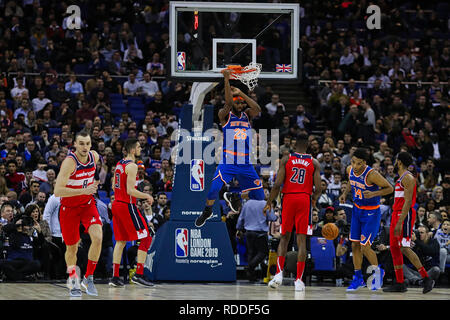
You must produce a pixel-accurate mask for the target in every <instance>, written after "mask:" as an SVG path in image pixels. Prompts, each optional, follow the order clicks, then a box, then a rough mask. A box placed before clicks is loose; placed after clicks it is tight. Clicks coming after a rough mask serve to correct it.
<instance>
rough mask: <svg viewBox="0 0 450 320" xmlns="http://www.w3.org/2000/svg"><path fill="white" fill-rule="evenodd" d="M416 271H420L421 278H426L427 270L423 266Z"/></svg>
mask: <svg viewBox="0 0 450 320" xmlns="http://www.w3.org/2000/svg"><path fill="white" fill-rule="evenodd" d="M417 271H419V273H420V275H421V276H422V278H428V272H427V270H425V268H424V267H422V268H420V269H419V270H417Z"/></svg>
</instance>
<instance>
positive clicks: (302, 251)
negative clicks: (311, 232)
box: [295, 233, 306, 291]
mask: <svg viewBox="0 0 450 320" xmlns="http://www.w3.org/2000/svg"><path fill="white" fill-rule="evenodd" d="M296 236H297V247H298V256H297V277H296V279H295V291H304V290H305V284H304V283H303V280H302V277H303V272H304V271H305V261H306V234H302V233H297V235H296Z"/></svg>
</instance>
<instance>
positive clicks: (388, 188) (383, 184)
mask: <svg viewBox="0 0 450 320" xmlns="http://www.w3.org/2000/svg"><path fill="white" fill-rule="evenodd" d="M367 183H368V184H376V185H377V186H379V187H380V188H381V189H380V190H378V191H368V190H366V191H364V192H363V194H364V198H366V199H370V198H373V197H378V196H385V195H388V194H390V193H392V192H393V191H394V188H393V187H392V185H391V184H390V183H389V182H388V181H387V180H386V179H385V178H384V177H383V176H382V175H381V174H380V173H379V172H378V171H376V170H372V171H370V172H369V174H368V176H367Z"/></svg>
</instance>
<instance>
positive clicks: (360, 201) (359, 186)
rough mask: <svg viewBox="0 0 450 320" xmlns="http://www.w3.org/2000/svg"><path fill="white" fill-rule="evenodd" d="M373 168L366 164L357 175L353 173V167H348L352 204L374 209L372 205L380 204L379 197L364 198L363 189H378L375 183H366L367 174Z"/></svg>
mask: <svg viewBox="0 0 450 320" xmlns="http://www.w3.org/2000/svg"><path fill="white" fill-rule="evenodd" d="M371 170H373V169H372V168H371V167H369V166H366V168H365V170H364V172H363V173H361V174H360V175H359V176H357V175H355V173H354V172H353V168H351V169H350V177H349V181H350V185H351V187H352V197H353V204H355V205H356V206H357V207H358V208H360V209H367V210H370V209H374V207H376V206H379V205H380V197H379V196H378V197H373V198H370V199H366V198H364V191H366V190H368V191H378V190H379V189H380V188H379V187H378V186H377V185H368V184H367V181H366V179H367V175H368V174H369V172H370V171H371Z"/></svg>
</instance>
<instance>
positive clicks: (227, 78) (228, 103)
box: [218, 69, 233, 124]
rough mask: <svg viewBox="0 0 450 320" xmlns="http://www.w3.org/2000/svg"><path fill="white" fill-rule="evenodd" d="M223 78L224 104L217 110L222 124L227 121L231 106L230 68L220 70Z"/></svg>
mask: <svg viewBox="0 0 450 320" xmlns="http://www.w3.org/2000/svg"><path fill="white" fill-rule="evenodd" d="M222 74H223V78H224V87H225V105H224V106H223V108H221V109H220V110H219V114H218V116H219V120H220V122H221V123H222V124H223V123H225V122H226V121H227V117H228V114H229V113H230V111H231V108H232V106H233V94H232V93H231V86H230V74H231V70H228V69H225V70H223V71H222Z"/></svg>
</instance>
